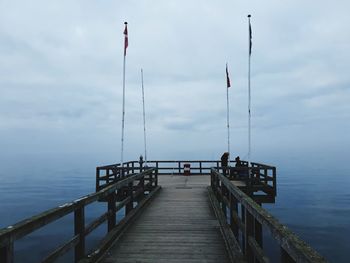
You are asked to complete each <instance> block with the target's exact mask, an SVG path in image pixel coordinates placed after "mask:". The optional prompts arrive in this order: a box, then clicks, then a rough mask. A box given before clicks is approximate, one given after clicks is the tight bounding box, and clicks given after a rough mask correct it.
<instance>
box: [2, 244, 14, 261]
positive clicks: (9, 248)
mask: <svg viewBox="0 0 350 263" xmlns="http://www.w3.org/2000/svg"><path fill="white" fill-rule="evenodd" d="M0 262H1V263H2V262H3V263H13V262H14V257H13V240H11V239H10V240H9V241H8V243H7V244H6V245H5V246H4V247H0Z"/></svg>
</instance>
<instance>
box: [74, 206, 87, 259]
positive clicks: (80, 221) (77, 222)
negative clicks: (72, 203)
mask: <svg viewBox="0 0 350 263" xmlns="http://www.w3.org/2000/svg"><path fill="white" fill-rule="evenodd" d="M74 235H79V242H78V244H77V245H76V246H75V248H74V262H78V261H79V260H81V259H83V258H84V255H85V213H84V206H81V207H79V208H77V209H76V210H75V211H74Z"/></svg>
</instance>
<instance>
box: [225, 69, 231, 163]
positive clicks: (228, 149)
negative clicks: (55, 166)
mask: <svg viewBox="0 0 350 263" xmlns="http://www.w3.org/2000/svg"><path fill="white" fill-rule="evenodd" d="M226 78H227V80H229V76H228V68H227V63H226ZM230 86H231V84H230V83H229V81H228V82H227V87H226V102H227V103H226V104H227V152H228V154H229V155H228V166H230V103H229V99H228V89H229V87H230Z"/></svg>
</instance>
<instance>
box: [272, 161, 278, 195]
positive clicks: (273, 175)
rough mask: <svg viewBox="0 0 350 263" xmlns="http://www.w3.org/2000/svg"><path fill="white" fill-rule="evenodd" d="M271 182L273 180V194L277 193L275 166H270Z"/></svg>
mask: <svg viewBox="0 0 350 263" xmlns="http://www.w3.org/2000/svg"><path fill="white" fill-rule="evenodd" d="M272 173H273V174H272V178H273V179H272V180H273V181H272V182H273V191H274V194H275V195H277V189H276V168H275V167H274V168H272Z"/></svg>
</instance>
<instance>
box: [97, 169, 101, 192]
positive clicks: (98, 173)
mask: <svg viewBox="0 0 350 263" xmlns="http://www.w3.org/2000/svg"><path fill="white" fill-rule="evenodd" d="M98 190H100V168H98V167H96V192H97V191H98Z"/></svg>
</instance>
